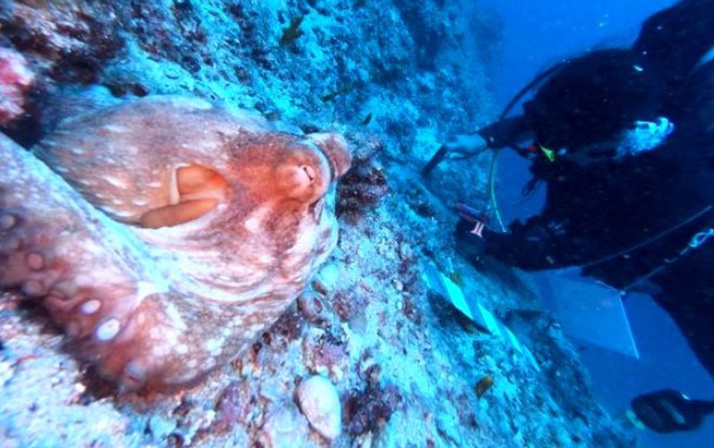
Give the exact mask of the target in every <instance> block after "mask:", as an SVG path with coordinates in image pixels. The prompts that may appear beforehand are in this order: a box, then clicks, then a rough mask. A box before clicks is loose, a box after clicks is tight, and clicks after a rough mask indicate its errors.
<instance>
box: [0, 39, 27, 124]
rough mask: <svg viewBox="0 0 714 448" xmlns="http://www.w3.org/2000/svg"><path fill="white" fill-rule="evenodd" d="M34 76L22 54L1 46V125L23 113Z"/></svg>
mask: <svg viewBox="0 0 714 448" xmlns="http://www.w3.org/2000/svg"><path fill="white" fill-rule="evenodd" d="M33 78H34V75H33V73H32V72H31V71H30V69H29V68H28V67H27V61H26V60H25V58H24V57H23V56H22V54H20V53H18V52H16V51H14V50H12V49H10V48H0V126H3V125H6V124H7V123H9V122H10V121H12V120H14V119H15V118H17V117H19V116H20V115H21V114H22V113H23V103H24V100H25V99H24V95H25V92H26V91H27V89H29V87H30V85H31V84H32V80H33Z"/></svg>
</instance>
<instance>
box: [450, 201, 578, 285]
mask: <svg viewBox="0 0 714 448" xmlns="http://www.w3.org/2000/svg"><path fill="white" fill-rule="evenodd" d="M561 230H562V227H561V226H559V225H558V224H557V223H556V222H550V221H549V220H547V219H544V218H543V217H541V216H535V217H532V218H530V219H529V220H528V221H526V223H525V224H523V223H521V222H520V221H517V222H515V223H514V224H512V225H511V226H510V231H509V232H507V233H504V232H495V231H493V230H490V229H488V228H487V227H486V226H484V225H483V221H480V220H474V219H473V218H465V217H464V216H463V215H462V219H461V220H460V221H459V223H458V224H457V226H456V232H455V234H456V239H457V245H456V248H457V250H458V251H459V252H460V253H461V254H462V255H465V256H466V257H468V258H471V259H476V260H478V259H480V258H481V257H482V256H483V255H487V256H489V257H491V258H495V259H496V260H498V261H500V262H502V263H506V264H508V265H510V266H514V267H517V268H520V269H523V270H526V271H537V270H542V269H553V268H561V267H566V266H573V265H576V264H578V263H581V262H582V261H583V260H582V259H581V254H582V253H583V251H582V249H583V248H582V247H577V244H576V243H575V242H574V241H573V239H572V238H570V236H569V235H567V234H565V233H563V232H562V231H561Z"/></svg>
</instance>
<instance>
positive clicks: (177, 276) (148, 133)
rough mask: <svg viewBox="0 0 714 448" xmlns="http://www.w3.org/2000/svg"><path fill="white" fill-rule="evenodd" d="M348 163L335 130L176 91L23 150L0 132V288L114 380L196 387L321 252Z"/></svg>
mask: <svg viewBox="0 0 714 448" xmlns="http://www.w3.org/2000/svg"><path fill="white" fill-rule="evenodd" d="M350 163H351V156H350V153H349V151H348V148H347V144H346V142H345V140H344V138H343V137H341V136H340V135H338V134H333V133H320V134H307V135H304V134H290V133H285V132H279V131H277V130H275V129H274V128H273V127H272V126H271V125H270V124H269V123H268V122H267V121H265V120H264V119H262V118H261V117H260V116H257V115H254V114H251V113H249V112H246V111H240V110H233V109H230V108H227V107H224V106H222V105H219V104H212V103H209V102H206V101H204V100H200V99H195V98H184V97H162V96H155V97H145V98H142V99H139V100H134V101H127V102H124V103H120V104H116V105H112V106H109V107H107V108H104V109H99V110H96V111H94V112H89V113H83V114H81V115H78V116H74V117H67V118H66V119H65V120H63V121H61V122H60V123H59V124H58V125H57V128H56V129H55V130H54V131H52V132H50V133H49V134H48V135H47V137H46V138H45V139H44V140H43V141H40V142H39V143H38V145H37V146H36V147H34V148H32V150H31V151H27V150H25V149H24V148H21V147H20V146H19V145H17V144H15V143H14V142H12V141H11V140H10V139H9V138H7V137H5V136H3V135H1V134H0V165H1V166H3V167H4V168H5V169H4V170H3V171H2V172H0V288H5V289H14V290H16V291H19V292H21V293H24V294H25V295H26V296H27V297H28V300H37V301H39V303H41V304H43V306H44V307H45V308H46V309H47V311H48V313H49V314H50V316H51V317H52V318H53V319H54V320H55V321H56V322H57V323H58V324H59V325H60V326H61V327H63V328H64V329H65V334H66V337H67V338H68V342H69V344H68V345H69V346H70V347H71V348H72V350H73V351H75V352H76V353H77V355H78V356H79V357H80V358H81V359H83V360H86V361H88V362H90V363H93V364H94V365H95V366H96V371H97V372H99V373H100V375H102V376H104V377H106V378H108V379H110V380H113V381H115V382H116V383H117V385H118V387H119V388H120V389H121V390H136V389H140V388H151V389H154V390H164V389H166V390H173V388H175V387H186V386H190V385H194V384H196V383H197V382H198V381H200V379H201V378H203V377H204V376H205V375H206V374H208V373H209V372H210V371H211V370H212V369H214V368H216V367H217V366H220V365H224V364H226V363H227V362H228V361H230V360H231V359H232V358H233V357H235V356H239V355H240V354H241V352H242V351H244V350H245V349H246V348H247V347H249V346H250V345H251V343H252V342H253V341H254V339H255V338H256V337H257V336H258V335H259V334H260V333H261V332H262V331H264V330H265V329H266V328H267V327H269V326H271V325H272V324H273V323H274V322H275V321H276V320H277V319H278V318H279V317H280V315H281V314H282V313H283V312H284V311H285V310H286V308H287V307H288V306H289V305H290V304H291V303H292V302H293V301H294V300H295V299H296V298H297V297H298V296H299V295H300V293H301V292H302V291H303V289H304V288H305V285H306V283H307V282H308V281H309V280H310V279H311V277H312V276H313V275H314V274H315V272H316V270H317V269H318V268H319V266H320V264H322V263H323V262H324V261H325V260H326V259H327V257H328V256H329V253H330V252H331V251H332V249H333V248H334V247H335V245H336V243H337V221H336V219H335V217H334V194H335V190H336V188H335V184H336V182H337V181H338V179H339V178H340V177H341V176H342V175H343V174H344V173H345V172H346V171H347V170H348V169H349V165H350ZM276 273H280V275H276Z"/></svg>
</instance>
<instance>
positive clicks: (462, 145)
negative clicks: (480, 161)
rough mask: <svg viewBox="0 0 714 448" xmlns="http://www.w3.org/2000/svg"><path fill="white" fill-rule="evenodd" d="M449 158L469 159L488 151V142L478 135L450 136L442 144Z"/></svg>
mask: <svg viewBox="0 0 714 448" xmlns="http://www.w3.org/2000/svg"><path fill="white" fill-rule="evenodd" d="M444 148H446V149H447V151H448V155H447V157H449V158H456V157H459V156H460V157H461V158H463V157H471V156H475V155H478V154H480V153H482V152H483V151H485V150H486V149H488V142H487V141H486V139H485V138H483V137H482V136H481V135H479V134H478V133H473V134H458V135H452V136H451V137H449V139H448V140H447V141H446V142H444Z"/></svg>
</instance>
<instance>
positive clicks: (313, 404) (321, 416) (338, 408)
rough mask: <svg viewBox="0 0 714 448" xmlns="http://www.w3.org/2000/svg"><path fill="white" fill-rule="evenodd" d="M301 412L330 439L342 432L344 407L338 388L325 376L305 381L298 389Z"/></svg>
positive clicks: (313, 377)
mask: <svg viewBox="0 0 714 448" xmlns="http://www.w3.org/2000/svg"><path fill="white" fill-rule="evenodd" d="M297 398H298V403H299V404H300V410H302V413H303V414H304V415H305V417H307V421H308V422H310V425H312V427H313V428H315V430H316V431H317V432H319V433H320V434H322V435H323V436H325V437H327V438H328V439H334V438H335V437H337V436H339V435H340V433H341V432H342V405H341V404H340V396H339V395H338V394H337V388H336V387H335V385H334V384H332V382H330V380H328V379H327V378H325V377H324V376H320V375H315V376H311V377H310V378H308V379H306V380H303V382H302V383H300V385H299V386H298V388H297Z"/></svg>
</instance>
